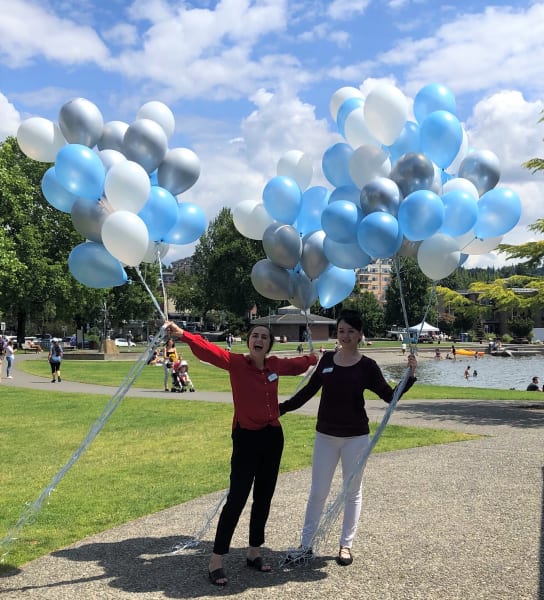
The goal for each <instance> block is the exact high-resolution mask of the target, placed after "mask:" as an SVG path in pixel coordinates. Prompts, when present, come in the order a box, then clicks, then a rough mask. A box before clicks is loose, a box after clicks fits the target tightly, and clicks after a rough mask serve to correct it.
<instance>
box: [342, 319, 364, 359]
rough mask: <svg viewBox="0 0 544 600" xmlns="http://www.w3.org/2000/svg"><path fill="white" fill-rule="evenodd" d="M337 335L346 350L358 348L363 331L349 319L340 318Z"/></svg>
mask: <svg viewBox="0 0 544 600" xmlns="http://www.w3.org/2000/svg"><path fill="white" fill-rule="evenodd" d="M336 337H337V338H338V343H339V344H340V345H341V346H342V348H343V349H344V350H347V351H350V350H356V349H357V347H358V345H359V342H360V341H361V332H360V331H359V330H358V329H357V328H356V327H353V325H350V324H349V323H348V322H347V321H344V320H343V319H340V320H339V321H338V326H337V335H336Z"/></svg>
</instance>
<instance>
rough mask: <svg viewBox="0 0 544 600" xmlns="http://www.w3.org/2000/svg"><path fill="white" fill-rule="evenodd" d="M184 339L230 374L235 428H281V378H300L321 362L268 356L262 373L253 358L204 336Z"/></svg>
mask: <svg viewBox="0 0 544 600" xmlns="http://www.w3.org/2000/svg"><path fill="white" fill-rule="evenodd" d="M181 339H182V341H183V342H186V343H187V344H188V345H189V347H190V348H191V350H192V351H193V354H194V355H195V356H196V357H197V358H199V359H200V360H202V361H204V362H209V363H210V364H212V365H214V366H216V367H219V368H220V369H224V370H225V371H228V372H229V376H230V385H231V389H232V400H233V402H234V416H233V421H232V427H233V428H234V427H236V425H237V424H238V423H239V424H240V427H242V428H244V429H262V428H263V427H266V426H267V425H274V426H276V427H279V426H280V422H279V416H280V411H279V406H278V382H279V379H278V377H279V375H300V374H302V373H304V372H306V371H307V369H308V368H309V367H310V366H311V365H315V364H316V362H317V357H316V356H315V355H314V354H308V355H304V356H296V357H292V358H278V357H277V356H268V357H266V359H265V362H264V368H263V369H262V370H261V369H258V368H257V366H256V365H255V363H254V362H253V360H252V359H251V358H250V357H249V356H247V355H245V354H238V353H235V352H228V351H227V350H225V349H223V348H220V347H219V346H217V345H216V344H212V343H211V342H208V341H207V340H205V339H204V338H203V337H202V336H200V335H195V334H192V333H189V332H187V331H184V332H183V336H182V338H181Z"/></svg>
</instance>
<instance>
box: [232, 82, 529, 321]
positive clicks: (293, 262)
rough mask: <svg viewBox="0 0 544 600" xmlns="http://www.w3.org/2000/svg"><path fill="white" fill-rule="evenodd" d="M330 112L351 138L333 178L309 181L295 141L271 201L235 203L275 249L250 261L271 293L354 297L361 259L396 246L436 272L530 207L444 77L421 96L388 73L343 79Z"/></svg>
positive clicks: (331, 152) (308, 299)
mask: <svg viewBox="0 0 544 600" xmlns="http://www.w3.org/2000/svg"><path fill="white" fill-rule="evenodd" d="M330 111H331V115H332V118H333V119H334V121H335V122H336V125H337V127H338V131H339V133H340V134H341V135H342V136H343V138H344V139H345V141H342V142H339V143H336V144H334V145H332V146H331V147H330V148H328V149H327V150H326V151H325V152H324V153H323V157H322V161H321V162H322V164H321V166H322V171H323V175H324V176H325V178H326V179H327V181H328V182H329V183H330V184H331V186H332V187H333V189H332V190H329V189H328V188H325V187H322V186H314V187H308V185H309V184H310V181H311V178H312V175H313V167H312V164H311V161H310V160H309V159H308V157H307V156H305V155H304V154H303V153H302V152H299V151H296V150H292V151H290V152H288V153H287V154H286V155H285V156H284V157H282V159H281V160H280V161H279V163H278V166H277V176H275V177H273V178H272V179H270V180H269V181H268V183H267V184H266V186H265V188H264V191H263V198H262V202H253V201H245V202H241V203H240V204H239V205H238V206H237V207H235V210H234V213H233V216H234V223H235V226H236V227H237V229H238V230H239V231H240V233H242V234H243V235H245V236H246V237H250V238H252V239H262V242H263V247H264V250H265V252H266V255H267V257H268V258H266V259H264V260H261V261H259V262H258V263H257V264H256V265H255V266H254V268H253V271H252V282H253V285H254V287H255V289H256V290H257V291H258V292H259V293H260V294H262V295H263V296H265V297H267V298H271V299H277V300H284V299H285V300H290V301H291V302H292V304H294V305H295V306H298V307H300V308H301V309H304V310H305V309H307V308H309V306H311V304H312V303H313V302H315V301H316V300H317V299H318V298H319V301H320V303H321V305H322V306H323V307H325V308H328V307H331V306H334V305H335V304H337V303H338V302H341V301H342V300H343V299H344V298H346V297H347V296H348V295H349V294H350V293H351V291H352V290H353V286H354V284H355V272H354V269H357V268H362V267H365V266H367V265H368V264H369V263H370V262H371V261H372V260H373V259H378V258H381V259H386V258H392V257H394V256H395V255H397V254H400V255H403V256H411V257H414V258H416V259H417V262H418V265H419V267H420V269H421V271H422V272H423V273H424V274H425V275H427V276H428V277H429V278H431V279H432V280H433V281H437V280H440V279H442V278H444V277H447V276H448V275H449V274H450V273H452V272H453V271H454V270H455V269H456V268H457V267H458V266H460V265H461V264H462V263H463V262H464V260H466V258H467V256H468V255H470V254H483V253H485V252H489V251H490V250H492V249H494V248H496V247H497V245H498V244H499V243H500V241H501V239H502V236H503V235H504V234H505V233H507V232H508V231H510V230H511V229H512V228H513V227H514V226H515V225H516V224H517V223H518V221H519V219H520V216H521V201H520V199H519V197H518V195H517V194H516V193H515V192H514V191H512V190H511V189H509V188H506V187H496V186H497V184H498V182H499V178H500V165H499V160H498V158H497V156H496V155H495V154H494V153H493V152H491V151H490V150H486V149H484V150H478V149H471V148H469V144H468V137H467V134H466V131H465V130H464V128H463V125H462V124H461V122H460V121H459V119H458V118H457V116H456V114H455V113H456V102H455V97H454V95H453V94H452V93H451V91H450V90H449V89H448V88H446V87H445V86H444V85H442V84H438V83H433V84H429V85H426V86H424V87H423V88H421V89H420V90H419V92H418V93H417V94H416V96H415V99H414V104H413V112H414V116H415V120H409V102H408V100H407V98H406V97H405V96H404V94H403V93H402V92H401V91H400V90H399V89H398V88H397V87H395V86H394V85H392V84H389V83H379V84H377V85H376V86H375V87H374V88H373V89H372V90H371V91H370V93H369V94H368V96H367V97H366V98H364V97H363V95H362V93H361V92H360V90H358V89H357V88H353V87H343V88H340V89H338V90H337V91H336V92H335V93H334V94H333V96H332V98H331V102H330Z"/></svg>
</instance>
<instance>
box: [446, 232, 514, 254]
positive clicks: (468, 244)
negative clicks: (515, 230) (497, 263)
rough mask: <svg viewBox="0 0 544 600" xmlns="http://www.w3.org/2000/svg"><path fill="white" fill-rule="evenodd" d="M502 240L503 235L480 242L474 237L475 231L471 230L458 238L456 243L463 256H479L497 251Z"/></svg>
mask: <svg viewBox="0 0 544 600" xmlns="http://www.w3.org/2000/svg"><path fill="white" fill-rule="evenodd" d="M502 238H503V236H502V235H498V236H496V237H491V238H486V239H485V240H480V239H479V238H477V237H476V236H475V235H474V230H473V229H471V230H470V231H467V232H466V233H464V234H463V235H460V236H457V237H456V238H455V241H456V242H457V244H458V246H459V250H460V251H461V252H462V253H463V254H473V255H478V254H487V253H488V252H491V250H495V248H496V247H497V246H498V245H499V244H500V243H501V241H502Z"/></svg>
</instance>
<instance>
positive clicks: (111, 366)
mask: <svg viewBox="0 0 544 600" xmlns="http://www.w3.org/2000/svg"><path fill="white" fill-rule="evenodd" d="M384 343H387V342H384ZM284 346H288V344H281V345H280V344H278V349H283V347H284ZM331 346H332V344H331ZM179 347H180V349H181V352H182V354H183V357H184V358H185V359H187V361H188V362H189V366H190V374H191V379H192V380H193V382H194V384H195V387H196V388H197V389H198V390H199V391H208V392H229V391H230V384H229V377H228V374H227V373H226V371H223V370H221V369H217V368H215V367H212V366H211V365H209V364H206V363H202V362H200V361H199V360H198V359H197V358H196V357H194V356H193V354H192V353H191V351H190V350H189V348H188V347H187V346H186V345H184V344H180V345H179ZM235 349H236V351H239V352H244V350H245V349H246V347H245V346H244V345H242V344H236V346H235ZM136 358H137V356H136V355H135V356H134V360H136ZM378 362H379V358H378ZM133 365H134V362H133V361H99V360H89V361H85V360H65V361H64V362H63V363H62V377H63V379H66V380H67V381H79V382H82V383H95V384H101V385H109V386H115V387H117V386H119V385H120V383H121V382H122V381H123V379H124V378H125V376H126V375H127V374H128V372H129V371H130V369H131V368H132V366H133ZM17 367H18V368H19V369H21V370H24V371H26V372H28V373H31V374H33V375H39V376H42V377H49V375H50V368H49V364H48V363H47V360H46V359H45V358H42V359H40V360H34V359H30V360H25V361H21V362H19V363H18V365H17ZM300 382H301V378H300V377H282V378H281V379H280V385H279V393H280V395H288V394H291V393H292V392H293V391H294V390H295V388H296V387H297V386H298V385H299V384H300ZM134 385H135V386H136V387H140V388H144V389H156V390H161V389H162V387H163V368H162V366H159V367H153V366H146V367H144V369H143V370H142V372H141V373H140V375H139V376H138V378H137V379H136V381H135V383H134ZM129 395H130V391H129ZM366 397H367V399H368V400H372V399H376V396H374V395H373V394H372V393H371V392H368V393H367V395H366ZM405 397H406V398H419V399H430V400H435V399H436V400H439V399H443V398H449V399H453V400H455V399H459V400H534V393H533V392H526V391H516V390H507V389H490V388H478V387H473V386H472V385H471V386H470V387H467V386H459V387H447V386H435V385H423V384H419V383H418V384H417V385H415V386H414V387H413V388H412V389H411V390H409V391H408V393H407V394H406V396H405Z"/></svg>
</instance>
